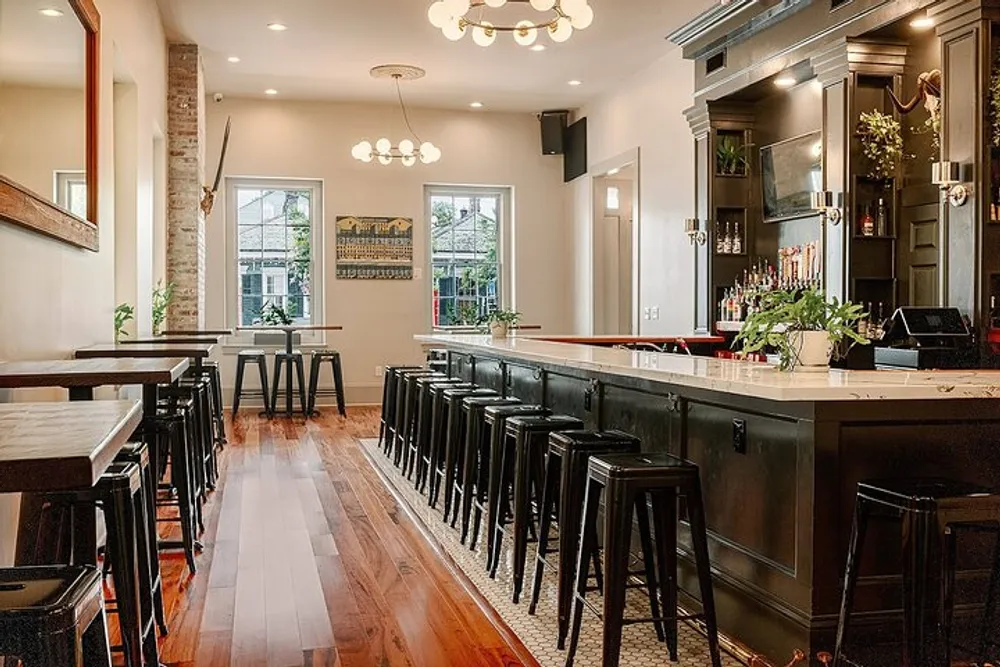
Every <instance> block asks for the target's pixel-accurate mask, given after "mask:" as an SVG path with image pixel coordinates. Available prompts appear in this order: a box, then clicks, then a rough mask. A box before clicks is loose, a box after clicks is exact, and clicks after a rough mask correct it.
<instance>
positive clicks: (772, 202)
mask: <svg viewBox="0 0 1000 667" xmlns="http://www.w3.org/2000/svg"><path fill="white" fill-rule="evenodd" d="M760 175H761V177H760V180H761V186H762V187H763V190H764V197H763V200H764V222H778V221H780V220H789V219H791V218H801V217H805V216H809V215H814V214H815V213H816V211H814V210H813V208H812V202H811V194H812V193H813V192H818V191H820V190H822V189H823V133H822V132H821V131H820V130H816V131H815V132H810V133H809V134H803V135H801V136H798V137H792V138H791V139H786V140H785V141H779V142H778V143H776V144H771V145H770V146H764V147H763V148H761V149H760Z"/></svg>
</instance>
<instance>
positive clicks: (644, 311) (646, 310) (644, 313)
mask: <svg viewBox="0 0 1000 667" xmlns="http://www.w3.org/2000/svg"><path fill="white" fill-rule="evenodd" d="M650 317H651V316H650V314H649V308H643V309H642V319H644V320H648V319H650Z"/></svg>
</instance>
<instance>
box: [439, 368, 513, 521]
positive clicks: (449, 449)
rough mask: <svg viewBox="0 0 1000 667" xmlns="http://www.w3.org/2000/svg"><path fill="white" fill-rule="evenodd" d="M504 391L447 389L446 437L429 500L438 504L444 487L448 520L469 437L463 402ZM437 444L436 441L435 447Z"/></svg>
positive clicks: (446, 518) (440, 443)
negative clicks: (461, 456) (461, 455)
mask: <svg viewBox="0 0 1000 667" xmlns="http://www.w3.org/2000/svg"><path fill="white" fill-rule="evenodd" d="M499 396H500V394H498V393H497V392H495V391H493V390H492V389H484V388H482V387H475V388H473V389H462V388H460V386H459V387H453V388H451V389H445V390H444V393H443V394H442V398H443V404H444V416H443V420H444V425H445V426H444V431H443V437H442V438H441V439H440V440H439V442H437V443H436V444H437V445H438V447H439V450H438V455H437V456H434V457H432V461H436V462H437V463H436V465H432V466H431V488H430V492H429V493H428V494H427V495H428V501H429V504H430V506H431V507H435V508H436V507H437V501H438V497H439V496H440V494H441V489H442V487H443V488H444V489H445V493H444V496H445V498H444V519H443V520H444V521H447V520H448V516H449V514H450V513H451V495H452V494H451V493H450V492H449V489H452V488H453V487H454V485H455V477H456V476H457V473H458V470H457V468H458V452H459V450H460V449H461V448H462V440H463V438H464V436H465V413H464V412H462V401H464V400H465V399H467V398H499ZM433 444H435V443H432V446H433Z"/></svg>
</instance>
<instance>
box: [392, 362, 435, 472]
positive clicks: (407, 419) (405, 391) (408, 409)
mask: <svg viewBox="0 0 1000 667" xmlns="http://www.w3.org/2000/svg"><path fill="white" fill-rule="evenodd" d="M447 379H448V376H447V375H444V374H443V373H438V372H437V371H433V370H429V369H428V370H424V371H423V372H419V373H408V374H407V375H406V376H405V377H404V378H403V384H402V387H401V389H400V391H401V392H402V395H401V398H402V403H403V408H402V415H403V421H402V423H403V424H404V427H403V429H402V433H400V434H398V436H399V437H398V438H397V443H396V446H397V448H400V449H402V451H401V453H400V454H401V460H400V462H399V463H398V464H397V465H398V466H399V469H400V471H401V472H402V473H403V474H404V475H406V476H407V478H409V476H410V472H412V469H413V465H414V454H415V453H416V449H417V438H418V437H419V432H420V393H421V392H422V391H423V386H424V385H423V384H420V382H421V381H426V382H433V381H435V380H437V381H442V380H447ZM394 455H395V453H394Z"/></svg>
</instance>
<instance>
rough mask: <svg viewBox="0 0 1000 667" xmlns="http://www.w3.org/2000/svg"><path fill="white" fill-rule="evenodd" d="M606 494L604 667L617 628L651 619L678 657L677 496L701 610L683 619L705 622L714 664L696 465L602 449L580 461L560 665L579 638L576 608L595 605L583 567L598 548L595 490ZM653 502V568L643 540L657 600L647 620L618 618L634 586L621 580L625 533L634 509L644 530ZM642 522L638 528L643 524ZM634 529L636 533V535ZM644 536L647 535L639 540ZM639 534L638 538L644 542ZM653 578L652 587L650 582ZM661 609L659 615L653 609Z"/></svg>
mask: <svg viewBox="0 0 1000 667" xmlns="http://www.w3.org/2000/svg"><path fill="white" fill-rule="evenodd" d="M602 492H603V493H604V494H605V507H604V536H603V545H604V584H603V590H604V609H603V613H601V614H599V615H600V616H601V617H602V620H603V623H604V641H603V653H602V662H601V664H602V665H603V667H618V663H619V658H620V655H621V643H622V627H623V626H624V625H626V624H633V623H653V624H654V625H655V626H658V627H657V636H659V635H660V634H661V633H663V634H665V636H666V640H667V647H668V649H669V650H670V659H671V660H673V661H675V662H676V661H677V621H678V620H680V618H681V617H680V615H679V614H678V613H677V495H678V494H680V495H683V496H684V498H685V500H686V501H687V509H688V520H689V521H690V524H691V544H692V546H693V548H694V557H695V565H696V566H697V569H698V584H699V586H700V588H701V603H702V607H703V610H704V613H702V614H694V615H692V616H690V617H685V618H699V619H701V620H703V621H704V623H705V629H706V630H707V632H708V648H709V652H710V653H711V657H712V665H713V667H721V665H722V661H721V658H720V655H719V635H718V626H717V624H716V617H715V597H714V595H713V592H712V569H711V564H710V563H709V560H708V533H707V529H706V526H705V508H704V505H703V502H702V495H701V479H700V476H699V474H698V467H697V466H696V465H694V464H693V463H689V462H688V461H685V460H683V459H679V458H677V457H675V456H671V455H669V454H608V455H603V456H592V457H591V458H590V461H589V463H588V465H587V491H586V498H585V502H584V510H583V511H584V516H583V521H582V534H581V536H580V548H579V550H578V552H577V561H576V562H577V567H576V593H575V595H574V597H573V611H572V617H573V618H572V630H571V636H570V644H569V652H568V653H567V656H566V667H572V665H573V659H574V657H575V655H576V649H577V646H578V644H579V642H580V626H581V623H582V622H583V607H584V605H587V606H588V607H590V608H591V610H592V611H595V612H596V609H594V608H593V606H592V605H590V603H589V602H587V600H586V594H587V579H588V575H589V572H588V570H589V564H590V561H591V559H592V558H593V553H594V551H596V550H597V549H598V539H597V538H598V525H597V518H598V517H597V515H598V511H599V509H600V505H601V494H602ZM647 496H649V497H650V499H651V500H652V507H653V525H654V526H655V532H656V558H655V561H656V565H657V567H658V571H655V570H654V568H653V566H652V563H653V558H652V554H649V553H645V552H647V548H646V544H643V552H644V554H643V556H644V557H643V561H644V564H645V578H646V583H645V585H642V584H639V585H638V586H643V587H646V588H652V587H653V586H655V585H658V586H659V590H660V598H661V603H660V605H658V604H657V600H656V598H657V596H656V594H655V592H653V593H652V594H651V595H650V608H651V610H652V617H651V618H637V619H626V618H625V593H626V590H627V589H628V588H633V587H636V586H633V585H630V584H629V583H628V580H629V576H630V575H631V574H632V573H630V572H629V559H630V553H629V548H630V546H631V535H632V515H633V510H635V513H636V514H637V515H638V519H639V529H640V531H642V532H645V533H646V535H648V534H649V532H648V531H649V517H648V510H647V505H646V498H647ZM644 526H645V528H644ZM642 532H640V535H641V534H642ZM646 539H648V538H646ZM646 539H644V540H643V541H644V542H645V541H646ZM651 581H655V584H651ZM658 608H661V609H662V615H661V613H660V612H659V611H658Z"/></svg>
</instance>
